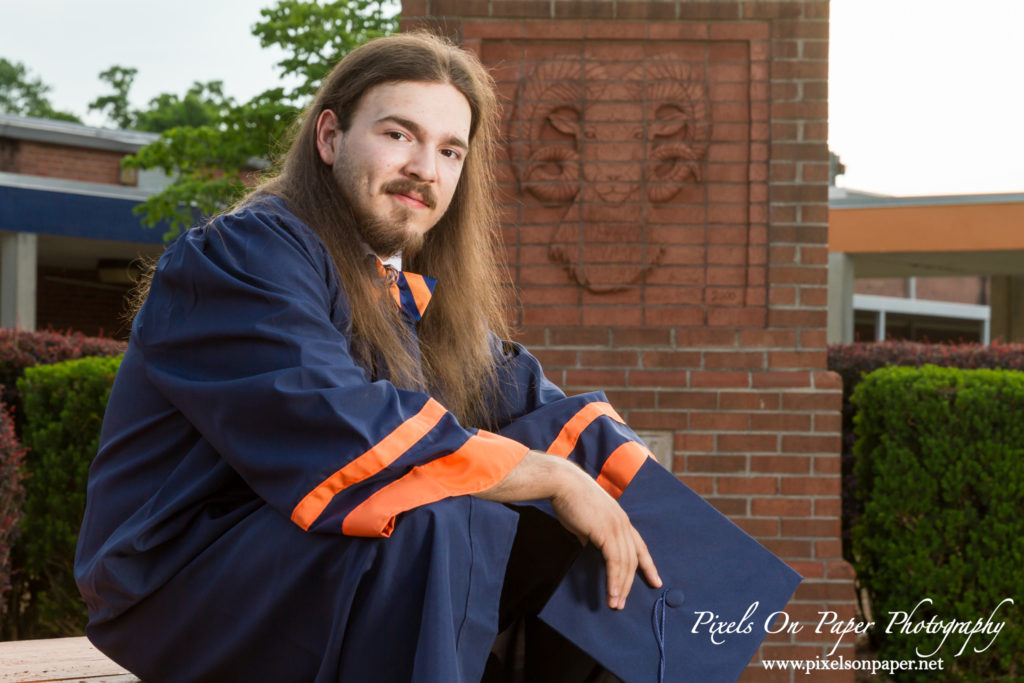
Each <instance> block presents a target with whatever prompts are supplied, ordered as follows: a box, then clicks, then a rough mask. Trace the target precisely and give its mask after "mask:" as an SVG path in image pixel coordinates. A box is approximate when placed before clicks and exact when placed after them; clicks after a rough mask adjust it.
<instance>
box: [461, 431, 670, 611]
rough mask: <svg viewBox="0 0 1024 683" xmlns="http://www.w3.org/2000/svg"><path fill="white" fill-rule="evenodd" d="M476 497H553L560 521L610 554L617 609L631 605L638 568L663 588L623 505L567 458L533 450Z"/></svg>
mask: <svg viewBox="0 0 1024 683" xmlns="http://www.w3.org/2000/svg"><path fill="white" fill-rule="evenodd" d="M476 495H477V497H479V498H484V499H486V500H494V501H497V502H501V503H517V502H521V501H525V500H536V499H538V498H547V499H550V500H551V505H552V507H553V508H554V511H555V514H556V515H557V516H558V521H559V522H561V523H562V525H563V526H564V527H565V528H566V529H568V530H569V531H571V532H572V533H574V534H576V535H577V536H578V537H579V538H580V540H581V541H583V542H587V541H589V542H591V543H593V544H594V546H595V547H597V549H598V550H600V551H601V554H602V555H603V556H604V559H605V566H606V568H607V570H608V606H609V607H611V608H612V609H622V608H623V607H625V605H626V596H628V595H629V589H630V588H631V587H632V586H633V575H634V574H635V573H636V570H637V567H639V568H640V569H641V571H642V572H643V576H644V578H645V579H646V580H647V583H649V584H650V585H651V586H653V587H654V588H660V587H661V579H660V578H659V577H658V570H657V569H656V568H655V566H654V560H652V559H651V554H650V553H649V552H648V551H647V545H646V544H645V543H644V541H643V539H642V538H640V533H639V532H638V531H637V530H636V529H635V528H634V527H633V525H632V524H631V523H630V521H629V517H628V516H627V515H626V513H625V511H624V510H623V509H622V507H620V506H619V504H618V502H616V500H615V499H614V498H612V497H611V496H609V495H608V494H607V493H606V492H605V491H604V489H602V488H601V487H600V486H598V484H597V482H595V481H594V480H593V479H592V478H591V477H590V475H588V474H587V473H586V472H584V471H583V470H582V469H580V468H579V467H578V466H576V465H575V464H574V463H572V462H569V461H568V460H565V459H564V458H559V457H557V456H553V455H548V454H546V453H541V452H539V451H530V452H529V453H528V454H527V456H526V457H525V458H523V460H522V462H520V463H519V465H518V466H516V468H515V469H513V470H512V471H511V472H509V473H508V475H507V476H506V477H505V478H504V479H502V480H501V481H500V482H498V483H497V484H495V485H494V486H492V487H491V488H489V489H487V490H485V491H481V492H480V493H477V494H476Z"/></svg>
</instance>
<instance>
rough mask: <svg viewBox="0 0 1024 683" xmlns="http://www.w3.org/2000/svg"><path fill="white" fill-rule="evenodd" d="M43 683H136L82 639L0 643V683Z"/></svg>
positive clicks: (122, 668) (123, 670)
mask: <svg viewBox="0 0 1024 683" xmlns="http://www.w3.org/2000/svg"><path fill="white" fill-rule="evenodd" d="M42 681H48V682H57V681H69V682H70V681H76V682H79V681H80V682H81V683H139V679H138V678H136V677H135V676H133V675H132V674H130V673H128V672H127V671H126V670H125V669H124V667H122V666H118V665H117V664H115V663H114V662H112V661H110V659H108V658H107V656H106V655H105V654H103V653H102V652H100V651H99V650H97V649H96V648H95V647H93V645H92V643H90V642H89V640H88V639H87V638H84V637H83V638H50V639H47V640H12V641H7V642H2V643H0V683H41V682H42Z"/></svg>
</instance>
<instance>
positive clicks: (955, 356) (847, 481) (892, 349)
mask: <svg viewBox="0 0 1024 683" xmlns="http://www.w3.org/2000/svg"><path fill="white" fill-rule="evenodd" d="M925 364H931V365H938V366H941V367H945V368H963V369H977V368H992V369H995V368H1003V369H1007V370H1024V344H991V345H989V346H982V345H980V344H960V345H957V346H950V345H948V344H919V343H917V342H907V341H890V342H878V343H875V342H870V343H856V344H837V345H835V346H830V347H829V348H828V369H829V370H832V371H833V372H836V373H838V374H839V376H840V377H842V379H843V451H842V467H843V556H844V557H845V558H846V559H847V560H849V561H851V562H852V561H853V556H852V554H851V551H850V529H852V528H853V525H854V524H856V522H857V518H858V517H859V516H860V514H861V509H862V506H861V503H860V499H859V497H858V495H857V478H856V477H855V476H854V473H853V469H854V455H853V441H854V435H853V416H854V412H855V409H854V406H853V404H851V403H850V397H851V396H852V395H853V392H854V390H855V389H856V388H857V385H858V384H859V383H860V381H861V379H862V378H863V377H864V375H866V374H867V373H869V372H872V371H873V370H877V369H879V368H884V367H887V366H909V367H915V368H916V367H921V366H922V365H925Z"/></svg>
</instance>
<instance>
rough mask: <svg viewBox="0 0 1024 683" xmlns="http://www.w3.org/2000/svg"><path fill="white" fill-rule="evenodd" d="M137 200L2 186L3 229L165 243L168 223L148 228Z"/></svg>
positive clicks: (0, 212)
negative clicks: (141, 215) (133, 210)
mask: <svg viewBox="0 0 1024 683" xmlns="http://www.w3.org/2000/svg"><path fill="white" fill-rule="evenodd" d="M139 203H140V202H139V201H137V200H134V199H118V198H115V197H102V196H95V195H86V194H73V193H67V192H53V191H48V190H33V189H28V188H22V187H6V186H0V229H3V230H10V231H16V232H31V233H37V234H41V235H57V236H61V237H85V238H89V239H98V240H117V241H120V242H139V243H142V244H163V241H164V240H163V235H164V233H165V232H167V230H168V226H167V225H166V224H165V223H160V224H158V225H156V226H155V227H152V228H144V227H143V226H142V222H141V219H140V217H139V216H136V215H135V214H134V213H132V209H134V208H135V207H136V206H138V205H139Z"/></svg>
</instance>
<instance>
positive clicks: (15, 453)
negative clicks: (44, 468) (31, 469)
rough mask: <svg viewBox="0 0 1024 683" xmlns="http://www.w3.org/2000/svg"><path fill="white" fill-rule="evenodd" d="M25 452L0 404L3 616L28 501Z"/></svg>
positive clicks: (0, 607)
mask: <svg viewBox="0 0 1024 683" xmlns="http://www.w3.org/2000/svg"><path fill="white" fill-rule="evenodd" d="M24 456H25V449H24V448H22V447H21V444H20V443H19V442H18V437H17V436H16V435H15V434H14V420H13V418H12V417H11V412H10V410H9V409H8V408H7V406H5V405H4V404H3V403H0V617H2V616H3V613H4V604H5V602H6V601H5V599H4V597H5V594H6V593H7V591H9V590H10V589H11V565H10V559H11V545H12V544H13V543H14V541H15V539H16V537H17V532H18V520H19V519H21V506H22V504H23V503H24V502H25V488H24V487H23V486H22V478H23V476H24V474H23V472H22V470H21V465H22V461H23V460H24Z"/></svg>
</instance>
